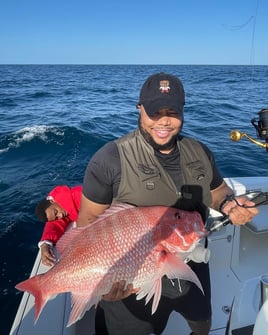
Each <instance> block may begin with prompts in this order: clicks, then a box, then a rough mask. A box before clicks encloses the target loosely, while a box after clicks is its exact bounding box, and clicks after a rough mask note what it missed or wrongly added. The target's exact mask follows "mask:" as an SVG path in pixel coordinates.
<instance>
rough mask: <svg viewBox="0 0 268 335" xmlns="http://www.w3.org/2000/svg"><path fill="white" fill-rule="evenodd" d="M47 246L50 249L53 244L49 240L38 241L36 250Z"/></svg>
mask: <svg viewBox="0 0 268 335" xmlns="http://www.w3.org/2000/svg"><path fill="white" fill-rule="evenodd" d="M44 244H46V245H49V246H50V247H53V243H52V242H51V241H49V240H44V241H40V242H38V248H39V249H40V248H41V247H42V245H44Z"/></svg>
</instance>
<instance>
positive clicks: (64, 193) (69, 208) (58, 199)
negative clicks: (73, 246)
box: [35, 185, 82, 266]
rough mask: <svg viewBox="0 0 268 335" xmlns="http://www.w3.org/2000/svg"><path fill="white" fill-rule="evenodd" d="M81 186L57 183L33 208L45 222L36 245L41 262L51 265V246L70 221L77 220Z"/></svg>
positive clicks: (53, 258)
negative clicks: (39, 251) (39, 252)
mask: <svg viewBox="0 0 268 335" xmlns="http://www.w3.org/2000/svg"><path fill="white" fill-rule="evenodd" d="M81 194H82V186H74V187H69V186H66V185H59V186H56V187H55V188H53V189H52V190H51V191H50V192H49V194H48V196H47V197H46V199H43V200H41V201H40V202H39V203H38V204H37V206H36V209H35V214H36V217H37V218H38V219H39V220H40V221H43V222H46V224H45V227H44V230H43V233H42V237H41V240H40V242H39V243H38V246H39V248H40V250H41V260H42V263H43V264H45V265H48V266H52V265H54V264H55V262H56V255H55V253H54V251H53V246H54V245H55V244H56V243H57V241H58V240H59V239H60V237H61V236H62V235H63V234H64V232H65V231H66V229H67V228H68V227H69V225H70V223H72V222H74V221H76V220H77V216H78V212H79V209H80V200H81Z"/></svg>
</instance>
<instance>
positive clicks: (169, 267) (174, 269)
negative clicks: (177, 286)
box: [163, 253, 204, 294]
mask: <svg viewBox="0 0 268 335" xmlns="http://www.w3.org/2000/svg"><path fill="white" fill-rule="evenodd" d="M163 271H164V274H165V275H166V276H167V277H168V278H169V279H178V280H180V279H183V280H188V281H191V282H193V283H195V284H196V285H197V287H198V288H199V289H200V290H201V291H202V293H203V294H204V291H203V288H202V285H201V283H200V280H199V279H198V277H197V275H196V274H195V273H194V271H193V270H192V269H191V268H190V266H189V265H188V264H186V263H184V261H183V260H182V259H180V257H179V256H176V255H174V254H170V253H167V254H166V259H165V261H164V266H163Z"/></svg>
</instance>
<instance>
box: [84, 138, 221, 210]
mask: <svg viewBox="0 0 268 335" xmlns="http://www.w3.org/2000/svg"><path fill="white" fill-rule="evenodd" d="M201 145H202V147H203V149H204V150H205V152H206V154H207V155H208V157H209V160H210V162H211V166H212V170H213V179H212V182H211V185H210V189H211V190H214V189H215V188H217V187H218V186H220V184H221V183H222V181H223V178H222V176H221V174H220V172H219V170H218V168H217V166H216V164H215V160H214V156H213V154H212V153H211V151H210V150H209V149H208V148H207V146H205V145H204V144H202V143H201ZM155 155H156V157H157V159H158V160H159V162H160V164H161V165H162V166H163V167H164V168H165V170H166V171H167V172H168V173H169V175H170V176H171V178H172V179H173V181H174V183H175V185H176V186H177V188H178V190H180V189H181V186H182V185H183V176H182V172H181V167H180V164H179V157H180V153H179V149H178V147H177V146H176V147H175V149H174V150H173V151H171V152H170V153H169V154H162V153H160V152H159V151H156V152H155ZM120 178H121V165H120V156H119V152H118V148H117V145H116V143H115V142H108V143H107V144H105V145H104V146H103V147H102V148H101V149H100V150H98V151H97V152H96V153H95V154H94V156H93V157H92V158H91V160H90V161H89V163H88V166H87V168H86V172H85V176H84V181H83V194H84V196H85V197H86V198H88V199H90V200H91V201H93V202H96V203H99V204H111V202H112V199H113V198H114V197H115V196H116V195H117V192H118V188H119V183H120Z"/></svg>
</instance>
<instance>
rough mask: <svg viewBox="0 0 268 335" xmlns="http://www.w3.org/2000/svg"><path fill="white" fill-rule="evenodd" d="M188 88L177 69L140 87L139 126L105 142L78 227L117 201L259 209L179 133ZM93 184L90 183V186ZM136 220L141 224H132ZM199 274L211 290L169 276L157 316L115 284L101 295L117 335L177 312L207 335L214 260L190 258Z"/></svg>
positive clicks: (150, 326) (245, 214)
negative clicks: (235, 198) (237, 193)
mask: <svg viewBox="0 0 268 335" xmlns="http://www.w3.org/2000/svg"><path fill="white" fill-rule="evenodd" d="M184 104H185V94H184V89H183V85H182V83H181V81H180V80H179V79H178V78H177V77H174V76H173V75H169V74H165V73H158V74H154V75H152V76H150V77H149V78H148V79H147V80H146V81H145V83H144V84H143V87H142V89H141V92H140V99H139V103H138V105H137V108H138V109H139V127H138V129H137V130H136V131H134V132H132V133H130V134H128V135H126V136H124V137H122V138H120V139H118V140H116V141H113V142H110V143H107V144H106V145H105V146H104V147H103V148H101V149H100V150H99V151H98V152H97V153H96V154H95V155H94V156H93V157H92V159H91V160H90V162H89V164H88V166H87V169H86V172H85V176H84V182H83V194H82V199H81V208H80V212H79V215H78V220H77V226H78V227H79V226H84V225H87V224H90V223H91V222H93V221H94V220H95V219H96V217H97V216H98V215H100V214H101V213H103V211H104V210H105V209H106V208H108V207H109V206H110V204H111V203H112V202H113V203H115V202H126V203H130V204H133V205H136V206H152V205H165V206H176V207H179V208H182V209H186V210H198V211H199V212H200V213H201V214H202V216H203V218H204V219H205V218H206V215H207V209H208V207H212V208H214V209H216V210H221V211H222V212H223V213H224V214H226V215H229V217H230V219H231V220H232V222H233V223H234V224H245V223H246V222H248V221H250V220H251V219H252V217H253V216H254V215H256V214H257V212H258V210H257V209H256V208H245V207H241V206H252V205H254V203H252V202H250V201H248V200H247V199H245V198H241V199H239V200H238V202H235V201H232V200H231V199H229V198H228V197H227V196H228V195H231V194H233V192H232V190H231V189H230V188H229V187H228V186H227V185H226V183H225V182H224V180H223V178H222V176H221V175H220V173H219V171H218V169H217V166H216V164H215V161H214V157H213V155H212V153H211V152H210V151H209V149H208V148H207V147H206V146H205V145H204V144H202V143H200V142H197V141H195V140H193V139H190V138H187V137H183V136H180V135H179V134H180V131H181V129H182V125H183V108H184ZM89 185H90V187H89ZM131 224H135V222H132V223H131ZM188 264H189V266H190V267H191V268H192V269H193V271H195V272H196V274H197V276H198V277H199V279H200V281H201V284H202V286H203V289H204V292H205V295H203V294H202V293H201V291H200V290H199V289H198V288H197V287H196V286H195V285H194V284H192V283H190V282H188V281H183V280H180V286H181V290H180V289H179V287H178V286H179V283H178V281H170V280H168V279H167V278H166V277H163V279H162V296H161V299H160V303H159V306H158V309H157V311H156V312H155V314H153V315H151V306H150V302H149V303H148V304H147V305H145V303H144V299H143V300H140V301H137V300H136V296H135V294H134V293H135V292H137V291H138V288H133V287H132V285H128V286H127V287H126V288H125V282H124V281H122V282H119V283H115V284H114V285H113V287H112V289H111V291H110V292H109V293H108V294H107V295H105V296H104V297H103V299H102V301H101V303H100V304H101V306H102V308H103V309H104V313H105V320H106V324H107V329H108V332H109V334H110V335H121V334H122V335H125V334H128V335H134V334H139V335H147V334H150V333H155V334H161V333H162V332H163V330H164V329H165V326H166V323H167V321H168V317H169V315H170V313H171V312H172V311H173V310H175V311H177V312H179V313H181V314H182V315H183V316H184V317H185V319H186V320H187V322H188V324H189V326H190V328H191V329H192V331H193V333H192V334H195V335H208V333H209V329H210V325H211V304H210V279H209V269H208V264H205V263H195V262H193V261H191V262H189V263H188Z"/></svg>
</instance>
